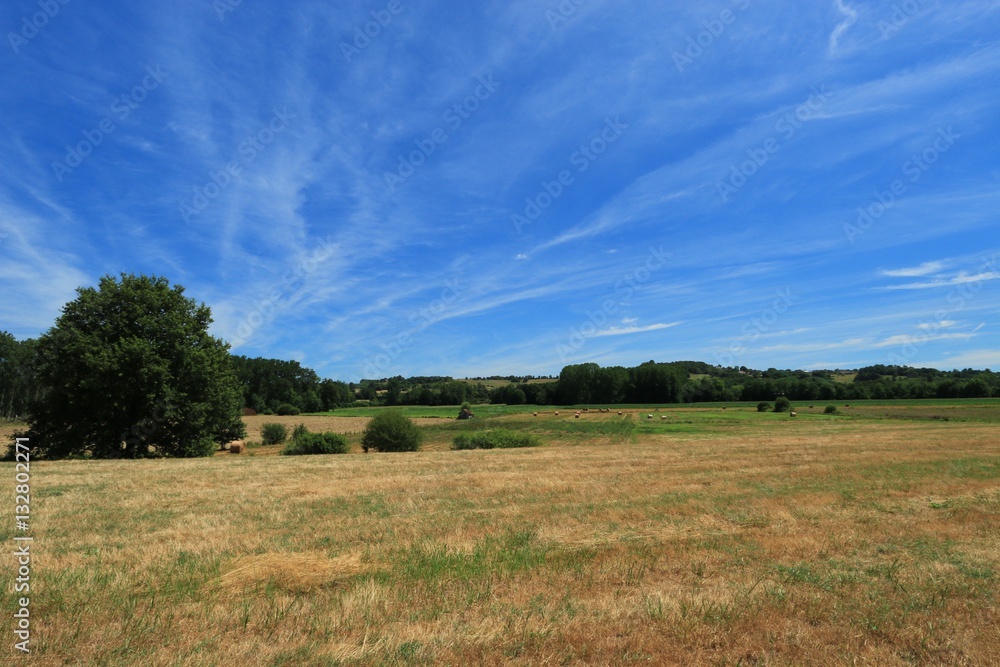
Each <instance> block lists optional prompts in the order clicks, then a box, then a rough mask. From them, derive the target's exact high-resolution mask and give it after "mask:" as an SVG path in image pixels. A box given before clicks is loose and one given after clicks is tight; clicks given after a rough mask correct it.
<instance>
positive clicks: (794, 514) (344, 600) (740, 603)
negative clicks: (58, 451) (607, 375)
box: [0, 400, 1000, 666]
mask: <svg viewBox="0 0 1000 667" xmlns="http://www.w3.org/2000/svg"><path fill="white" fill-rule="evenodd" d="M582 407H583V406H581V408H580V409H582ZM587 407H589V408H590V410H589V411H588V412H583V413H582V414H581V415H580V417H579V418H577V417H576V416H575V411H576V409H573V408H570V409H565V408H560V409H559V415H558V416H557V415H555V414H554V413H555V411H556V410H555V409H554V408H544V409H541V410H538V416H534V414H533V413H534V412H535V411H536V408H533V407H525V406H520V407H507V406H481V407H477V408H476V414H477V418H476V419H475V420H470V421H468V422H458V421H456V420H455V419H454V417H455V415H456V414H457V411H458V410H457V408H407V409H406V411H407V412H408V414H409V416H411V417H412V418H414V420H415V421H416V422H417V423H418V425H420V426H421V428H422V429H424V433H425V435H426V444H425V447H424V449H423V450H422V451H421V452H418V453H409V454H378V453H370V454H362V453H361V451H360V446H359V442H360V431H361V429H363V427H364V423H365V422H366V420H367V418H369V417H370V416H371V414H374V413H373V412H372V411H371V409H359V410H343V411H336V412H334V413H329V414H325V415H302V416H298V417H280V418H279V417H263V416H261V417H250V418H247V422H248V429H249V431H250V434H251V439H253V437H254V436H253V434H254V432H255V429H256V431H257V432H259V428H260V425H261V424H263V423H264V422H268V421H272V422H273V421H280V422H282V423H287V424H289V425H290V426H291V425H294V424H297V423H305V424H306V425H307V426H308V427H309V428H310V429H311V430H324V429H331V430H340V431H341V432H344V433H346V434H348V441H349V442H350V443H351V446H352V452H351V453H349V454H345V455H334V456H320V457H282V456H276V454H277V453H278V451H279V450H280V447H260V446H257V447H252V448H251V449H250V450H249V451H248V452H245V453H243V454H238V455H237V454H230V453H228V452H220V453H219V454H218V455H217V456H215V457H214V458H211V459H200V460H149V461H64V462H39V463H37V464H35V465H33V466H32V468H31V470H32V481H31V484H32V535H33V536H34V537H35V541H34V543H33V547H32V549H33V561H32V583H31V586H32V588H31V614H32V654H31V656H30V658H23V657H21V656H19V655H17V652H16V651H14V650H13V648H12V645H13V642H14V640H13V639H12V637H13V635H12V633H11V632H10V631H9V630H8V629H6V628H2V627H0V629H2V630H3V633H4V636H6V637H7V638H8V641H7V644H6V645H5V646H3V647H2V648H0V656H3V660H5V661H9V663H10V664H20V663H22V662H23V663H24V664H32V665H63V664H69V665H144V666H154V665H232V664H253V665H275V666H277V665H369V664H378V665H440V664H445V665H468V664H496V665H501V664H514V665H518V664H521V665H549V664H552V665H556V664H595V665H605V664H614V665H628V664H662V665H672V664H676V665H803V664H809V665H853V664H878V665H983V666H986V665H994V664H1000V613H998V591H1000V579H998V575H1000V573H998V569H1000V565H998V563H1000V531H998V529H997V526H1000V401H995V400H993V401H989V400H980V401H911V402H864V403H858V404H852V405H851V406H850V407H847V406H844V405H838V411H839V414H837V415H825V414H823V408H824V407H825V404H822V403H816V404H814V406H813V407H812V408H810V407H808V406H802V405H797V406H796V411H797V413H798V416H797V417H796V418H794V419H793V418H790V417H789V416H788V415H787V414H775V413H758V412H757V411H756V409H755V407H754V406H753V405H749V404H744V405H741V404H726V405H721V404H719V405H697V406H629V407H627V408H624V409H623V408H620V407H618V406H614V407H611V411H610V412H597V411H596V408H597V407H598V406H587ZM609 407H610V406H609ZM620 409H621V410H623V412H624V413H625V414H623V415H622V416H619V415H618V414H617V413H618V411H619V410H620ZM366 410H367V411H366ZM649 415H652V416H653V417H652V419H650V418H649ZM494 427H503V428H507V429H511V430H514V431H518V432H524V433H531V434H534V435H537V436H538V437H539V438H540V439H541V440H542V442H543V443H544V445H543V446H542V447H539V448H534V449H518V450H489V451H451V450H450V443H451V441H452V439H453V438H454V437H455V436H456V435H458V434H460V433H464V432H468V431H473V430H480V429H490V428H494ZM0 469H2V475H0V478H2V479H5V480H7V481H6V482H3V484H2V486H0V488H2V489H3V492H2V493H0V497H2V498H4V499H5V500H6V502H7V503H8V506H9V507H11V509H12V510H13V505H14V481H13V478H14V468H13V464H10V463H4V464H2V465H0ZM12 528H13V526H12V525H11V521H6V522H4V525H3V527H2V528H0V540H3V542H4V543H5V544H6V545H8V546H10V545H12V544H13V537H14V535H15V531H14V530H12ZM6 551H7V552H11V551H13V548H10V549H7V550H6ZM15 567H16V565H15V562H14V559H13V557H11V556H6V557H3V558H2V559H0V572H3V574H4V580H5V581H11V580H12V578H13V577H12V576H11V575H12V573H13V572H14V570H15ZM9 576H10V578H8V577H9ZM6 588H7V590H6V591H5V594H4V596H3V598H2V607H0V619H6V620H0V626H2V624H3V623H7V624H9V625H10V629H13V618H12V616H13V613H14V611H15V596H14V595H13V594H12V593H11V592H10V587H9V586H7V587H6Z"/></svg>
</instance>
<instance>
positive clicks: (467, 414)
mask: <svg viewBox="0 0 1000 667" xmlns="http://www.w3.org/2000/svg"><path fill="white" fill-rule="evenodd" d="M475 416H476V415H474V414H472V409H471V408H462V409H461V411H459V413H458V418H459V419H472V418H473V417H475Z"/></svg>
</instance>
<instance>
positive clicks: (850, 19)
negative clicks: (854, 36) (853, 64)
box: [827, 0, 858, 55]
mask: <svg viewBox="0 0 1000 667" xmlns="http://www.w3.org/2000/svg"><path fill="white" fill-rule="evenodd" d="M834 5H836V7H837V11H838V12H840V13H841V14H843V15H844V17H845V18H844V20H843V21H841V22H840V23H838V24H837V27H836V28H834V29H833V32H832V33H831V34H830V40H829V44H828V47H827V48H828V51H829V53H830V55H837V54H838V52H839V48H840V38H841V36H843V34H844V33H845V32H847V30H848V28H850V27H851V26H852V25H854V24H855V23H857V21H858V12H857V10H856V9H854V8H852V7H850V6H848V5H846V4H844V1H843V0H834Z"/></svg>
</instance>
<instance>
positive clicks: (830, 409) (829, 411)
mask: <svg viewBox="0 0 1000 667" xmlns="http://www.w3.org/2000/svg"><path fill="white" fill-rule="evenodd" d="M823 414H824V415H835V414H837V406H836V405H828V406H826V407H825V408H823Z"/></svg>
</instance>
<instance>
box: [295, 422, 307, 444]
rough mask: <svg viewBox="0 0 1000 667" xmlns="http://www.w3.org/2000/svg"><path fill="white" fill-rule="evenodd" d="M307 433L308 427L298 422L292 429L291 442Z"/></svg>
mask: <svg viewBox="0 0 1000 667" xmlns="http://www.w3.org/2000/svg"><path fill="white" fill-rule="evenodd" d="M307 433H309V429H307V428H306V425H305V424H299V425H298V426H296V427H295V428H294V429H293V430H292V442H295V441H296V440H298V439H299V438H300V437H302V436H303V435H305V434H307Z"/></svg>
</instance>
